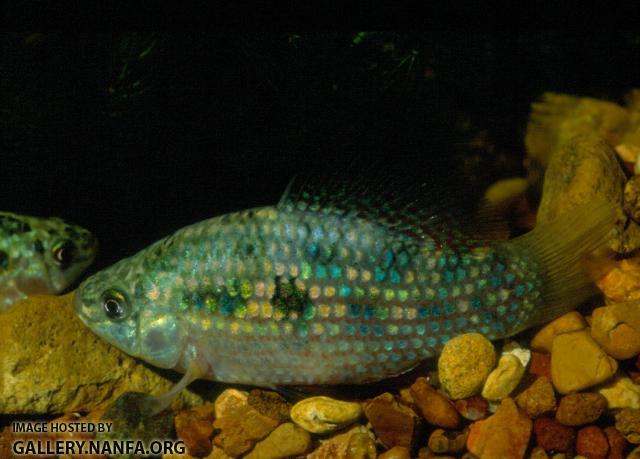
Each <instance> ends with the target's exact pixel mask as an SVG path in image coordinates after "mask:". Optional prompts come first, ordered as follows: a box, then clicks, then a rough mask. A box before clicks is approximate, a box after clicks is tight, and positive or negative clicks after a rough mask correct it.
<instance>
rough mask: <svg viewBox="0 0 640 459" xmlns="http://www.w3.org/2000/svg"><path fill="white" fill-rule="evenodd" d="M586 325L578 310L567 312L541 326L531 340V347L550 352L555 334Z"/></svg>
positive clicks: (580, 328) (578, 328) (535, 349)
mask: <svg viewBox="0 0 640 459" xmlns="http://www.w3.org/2000/svg"><path fill="white" fill-rule="evenodd" d="M586 327H587V322H586V321H585V320H584V317H582V315H581V314H580V313H579V312H577V311H571V312H568V313H566V314H565V315H562V316H560V317H558V318H557V319H555V320H553V321H551V322H549V323H548V324H546V325H545V326H544V327H542V329H541V330H540V331H539V332H538V333H536V335H535V336H534V337H533V339H532V340H531V349H533V350H534V351H538V352H551V348H552V345H553V339H554V338H555V337H556V336H557V335H560V334H562V333H568V332H572V331H576V330H582V329H583V328H586Z"/></svg>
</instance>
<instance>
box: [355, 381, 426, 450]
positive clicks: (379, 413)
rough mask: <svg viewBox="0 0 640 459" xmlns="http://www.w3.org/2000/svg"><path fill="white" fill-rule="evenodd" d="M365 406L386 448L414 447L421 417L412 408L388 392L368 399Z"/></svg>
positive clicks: (368, 416) (374, 428) (370, 420)
mask: <svg viewBox="0 0 640 459" xmlns="http://www.w3.org/2000/svg"><path fill="white" fill-rule="evenodd" d="M363 408H364V414H365V416H366V417H367V419H368V420H369V422H370V423H371V426H372V428H373V431H374V432H375V434H376V436H377V437H378V440H380V443H382V445H383V446H384V447H385V448H392V447H394V446H403V447H406V448H409V449H411V448H412V447H413V442H414V439H415V437H416V433H417V428H418V424H419V421H420V418H419V417H418V415H417V414H416V413H415V412H414V411H413V410H412V409H411V408H409V407H408V406H405V405H402V404H400V403H398V402H397V401H396V399H395V398H394V396H393V395H391V394H390V393H388V392H387V393H384V394H381V395H378V396H377V397H376V398H373V399H371V400H367V401H366V402H365V403H364V406H363Z"/></svg>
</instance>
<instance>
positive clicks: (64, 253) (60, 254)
mask: <svg viewBox="0 0 640 459" xmlns="http://www.w3.org/2000/svg"><path fill="white" fill-rule="evenodd" d="M51 252H52V253H53V261H54V262H55V263H56V264H57V265H58V266H60V267H61V268H62V269H65V268H67V267H68V266H69V265H70V264H71V262H72V261H73V258H74V257H75V254H76V246H75V244H74V243H73V242H71V241H61V242H58V243H57V244H56V245H54V246H53V249H52V250H51Z"/></svg>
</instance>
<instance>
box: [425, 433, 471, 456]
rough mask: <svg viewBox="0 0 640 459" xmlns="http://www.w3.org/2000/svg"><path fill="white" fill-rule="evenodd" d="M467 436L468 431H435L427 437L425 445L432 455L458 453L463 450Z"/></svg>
mask: <svg viewBox="0 0 640 459" xmlns="http://www.w3.org/2000/svg"><path fill="white" fill-rule="evenodd" d="M468 436H469V430H468V429H464V430H462V431H451V430H443V429H436V430H434V431H433V432H431V435H429V441H428V442H427V444H428V446H429V449H430V450H431V451H433V452H434V453H459V452H461V451H462V450H464V448H465V446H466V444H467V437H468Z"/></svg>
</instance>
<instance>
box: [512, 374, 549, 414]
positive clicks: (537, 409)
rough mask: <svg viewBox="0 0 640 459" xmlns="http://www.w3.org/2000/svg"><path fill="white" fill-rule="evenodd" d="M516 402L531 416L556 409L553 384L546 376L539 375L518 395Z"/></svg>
mask: <svg viewBox="0 0 640 459" xmlns="http://www.w3.org/2000/svg"><path fill="white" fill-rule="evenodd" d="M516 403H517V404H518V406H519V407H520V408H522V409H523V410H524V412H525V413H527V415H529V417H531V418H536V417H538V416H540V415H541V414H544V413H548V412H550V411H553V410H555V409H556V396H555V392H554V391H553V386H552V385H551V382H550V381H549V379H548V378H547V377H546V376H540V377H538V378H537V379H536V380H535V381H534V382H533V384H531V385H530V386H529V387H527V388H526V389H525V390H524V391H522V392H521V393H520V395H518V396H517V397H516Z"/></svg>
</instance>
